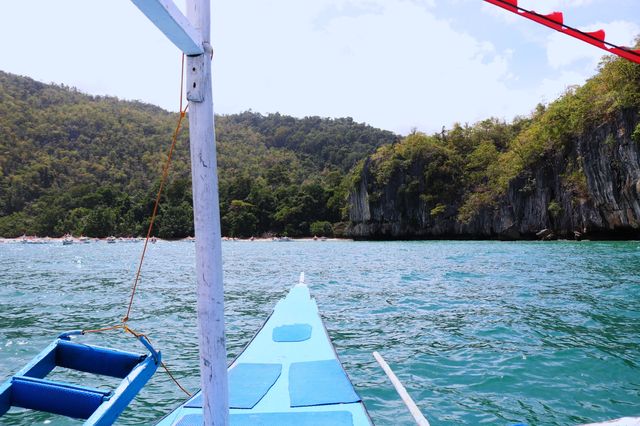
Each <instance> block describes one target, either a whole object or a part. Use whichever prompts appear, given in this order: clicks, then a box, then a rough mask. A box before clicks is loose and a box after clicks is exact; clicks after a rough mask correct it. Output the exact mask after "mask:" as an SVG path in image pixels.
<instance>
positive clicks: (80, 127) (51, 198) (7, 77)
mask: <svg viewBox="0 0 640 426" xmlns="http://www.w3.org/2000/svg"><path fill="white" fill-rule="evenodd" d="M176 121H177V114H174V113H169V112H166V111H164V110H162V109H160V108H158V107H155V106H152V105H148V104H144V103H140V102H125V101H120V100H118V99H116V98H112V97H99V96H98V97H96V96H88V95H86V94H83V93H80V92H78V91H77V90H75V89H73V88H69V87H65V86H57V85H49V84H43V83H39V82H36V81H34V80H32V79H30V78H26V77H19V76H15V75H11V74H7V73H3V72H0V236H3V237H14V236H18V235H22V234H23V233H26V234H36V235H40V236H45V235H47V236H60V235H62V234H64V233H67V232H71V233H73V234H75V235H79V234H84V235H88V236H96V237H104V236H107V235H123V236H124V235H143V234H144V233H145V232H146V226H148V217H149V215H150V213H151V208H152V204H153V200H154V198H155V191H156V189H157V186H158V183H159V177H160V174H161V169H162V165H163V163H164V160H165V158H166V151H167V149H168V147H169V144H170V140H171V135H172V133H173V130H174V127H175V124H176ZM216 133H217V137H218V162H219V166H220V173H219V174H220V198H221V199H220V201H221V215H222V219H223V232H224V233H225V235H230V236H250V235H263V234H268V233H274V234H288V235H291V236H300V235H311V234H313V233H330V232H331V226H330V224H332V223H336V222H340V221H341V220H342V219H343V217H344V216H343V215H344V212H345V198H346V188H347V185H346V183H345V182H344V177H345V174H346V172H347V171H348V170H349V169H350V168H351V167H352V166H353V165H354V164H355V163H356V162H357V161H358V160H360V159H361V158H364V157H365V156H366V155H368V154H370V153H371V152H373V151H375V149H376V148H378V147H379V146H382V145H384V144H390V143H393V142H396V141H397V140H398V137H397V136H396V135H394V134H393V133H390V132H387V131H382V130H378V129H374V128H372V127H370V126H367V125H364V124H359V123H355V122H353V120H351V119H350V118H343V119H322V118H318V117H309V118H305V119H296V118H293V117H288V116H283V115H280V114H272V115H268V116H263V115H261V114H257V113H252V112H246V113H242V114H238V115H228V116H221V117H217V119H216ZM190 188H191V183H190V171H189V165H188V129H186V128H185V129H184V130H183V132H182V134H181V137H180V139H179V144H178V147H177V152H176V153H175V154H174V162H173V165H172V170H171V178H170V183H169V185H168V187H167V190H166V192H165V196H164V197H163V203H162V205H161V208H160V213H159V216H158V219H157V224H156V229H155V234H156V235H158V236H160V237H165V238H179V237H184V236H187V235H193V223H192V209H191V189H190Z"/></svg>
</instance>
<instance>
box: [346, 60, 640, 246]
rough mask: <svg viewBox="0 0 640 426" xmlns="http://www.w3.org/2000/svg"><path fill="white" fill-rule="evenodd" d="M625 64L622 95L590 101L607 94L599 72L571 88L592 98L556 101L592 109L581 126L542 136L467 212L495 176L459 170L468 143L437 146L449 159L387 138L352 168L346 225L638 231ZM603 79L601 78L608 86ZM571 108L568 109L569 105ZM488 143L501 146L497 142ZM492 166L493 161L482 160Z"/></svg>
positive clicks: (638, 120)
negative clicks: (384, 148)
mask: <svg viewBox="0 0 640 426" xmlns="http://www.w3.org/2000/svg"><path fill="white" fill-rule="evenodd" d="M616 66H618V65H616ZM624 66H627V65H624ZM628 67H629V68H628V69H630V70H632V72H633V73H635V74H633V75H632V78H631V80H632V81H631V83H632V84H631V85H629V84H628V83H629V78H628V76H627V75H628V74H629V72H628V71H626V73H627V74H625V78H626V79H627V80H625V86H624V90H626V91H627V92H625V93H623V94H624V96H625V97H624V102H617V103H610V104H606V105H605V104H604V102H609V101H608V100H603V101H602V105H605V106H607V108H604V107H603V106H602V105H600V104H599V105H597V106H595V107H593V108H596V107H597V108H600V109H602V110H605V109H606V113H600V112H599V111H598V114H595V113H593V111H589V108H592V107H591V106H589V105H588V103H589V102H593V99H595V98H593V96H596V95H597V96H598V97H599V98H597V99H598V102H600V100H599V99H601V97H603V96H607V93H604V94H603V93H602V92H603V90H599V91H598V90H596V89H594V87H595V88H600V87H601V86H602V87H604V84H605V83H601V82H599V81H596V83H597V84H601V86H596V85H595V84H596V83H590V84H591V86H589V87H588V88H587V89H584V90H583V89H581V90H582V92H580V91H579V92H577V97H578V98H579V99H582V98H584V99H591V101H589V102H586V101H585V102H582V103H579V102H577V101H574V100H572V101H571V102H572V103H571V104H569V103H568V102H569V101H566V102H565V101H562V102H565V103H566V104H567V105H570V106H571V108H575V109H578V110H581V111H580V114H581V116H588V117H590V119H589V120H583V121H581V122H580V124H579V130H578V131H575V128H578V127H575V126H574V128H573V131H571V132H565V133H563V134H562V135H564V136H562V135H561V136H558V137H559V138H561V139H562V138H564V139H563V140H562V143H553V141H551V142H548V143H547V145H545V148H544V149H542V148H541V149H540V150H539V152H537V153H536V155H530V156H529V157H530V158H534V160H533V161H531V160H528V161H527V162H525V163H524V164H525V166H524V167H522V168H521V169H518V172H517V173H515V174H514V175H513V176H510V177H509V179H507V180H505V182H504V183H503V187H502V190H500V191H498V192H496V191H494V192H493V193H492V194H493V195H494V196H492V197H489V198H490V199H485V200H484V201H483V202H480V203H477V206H476V207H475V208H474V209H471V213H469V214H466V215H462V214H461V211H462V210H464V209H463V206H465V205H467V206H468V205H469V200H470V199H471V198H470V197H472V196H481V195H482V194H481V193H480V194H479V193H477V192H478V191H479V190H478V188H485V187H490V186H491V184H492V183H491V182H492V179H493V181H498V180H499V179H497V178H492V177H491V175H490V173H487V174H486V175H485V176H484V177H482V178H481V179H479V180H478V179H476V181H475V182H474V183H473V184H470V183H468V182H466V181H465V179H469V178H467V176H473V174H472V173H470V172H468V171H465V170H467V169H468V168H469V167H468V163H469V160H468V159H469V158H471V154H468V152H469V150H471V149H474V147H470V148H468V150H467V153H465V152H463V151H460V150H459V149H458V148H457V147H456V146H454V145H452V144H451V143H449V146H453V148H443V149H446V150H449V151H448V152H449V154H447V155H448V160H447V161H448V163H447V162H443V160H442V159H440V158H439V157H438V156H437V155H435V154H434V152H435V151H434V150H433V149H431V150H426V151H425V150H424V149H423V151H421V153H420V155H405V156H402V155H397V151H398V150H399V149H400V148H397V147H396V148H389V150H394V149H395V152H396V155H395V156H390V155H386V157H385V155H383V154H384V153H382V154H381V153H380V152H379V153H377V154H374V155H373V156H371V157H369V158H368V159H366V161H365V162H364V163H363V164H362V165H361V168H360V169H358V170H357V171H356V172H355V173H354V179H353V183H354V185H353V187H352V189H351V192H350V194H349V220H350V225H349V227H348V228H347V230H346V235H348V236H350V237H352V238H363V239H414V238H424V239H431V238H433V239H437V238H460V239H536V238H547V239H551V238H570V239H573V238H592V239H596V238H608V239H609V238H611V239H639V238H640V130H639V129H640V127H639V126H640V108H638V102H637V101H638V97H640V91H637V90H636V89H637V87H640V86H638V83H639V81H640V79H638V76H639V75H640V72H638V68H637V66H635V65H634V66H633V67H631V66H628ZM634 67H635V68H634ZM605 71H606V69H605ZM616 72H617V71H616ZM634 76H635V77H634ZM598 78H600V79H601V80H604V79H605V78H607V79H609V80H611V78H612V77H611V76H609V75H605V77H600V76H599V77H598ZM634 78H635V80H634ZM609 80H606V84H609V86H611V85H612V83H611V81H609ZM607 87H608V86H607ZM630 87H631V89H630ZM621 90H622V89H621ZM629 90H631V91H632V92H631V93H628V91H629ZM587 91H591V92H593V93H596V95H593V94H592V93H591V92H588V95H589V96H592V97H591V98H589V97H588V96H587V95H585V93H587ZM609 95H610V93H609ZM618 95H619V93H618ZM616 96H617V95H616ZM580 97H582V98H580ZM628 99H631V101H628ZM585 111H586V112H585ZM569 114H574V115H575V112H574V111H573V110H570V112H569ZM559 117H562V115H559ZM593 117H596V118H595V119H593ZM570 118H571V117H569V116H567V118H566V120H570ZM556 121H557V120H556ZM534 122H535V120H534ZM545 125H546V124H545ZM561 125H563V123H562V120H560V123H559V124H558V126H561ZM529 126H531V125H530V124H529ZM547 133H548V134H551V135H553V134H555V133H553V132H547ZM547 133H545V134H547ZM433 138H435V136H434V137H432V139H433ZM436 139H438V140H441V139H440V138H436ZM549 139H553V138H551V137H549ZM401 143H402V142H401ZM528 143H529V142H528ZM531 143H532V142H531ZM436 144H437V141H436ZM441 144H442V145H443V146H444V143H441ZM432 145H433V143H432ZM495 146H497V147H498V148H497V149H498V150H500V147H499V144H496V145H495ZM525 147H526V145H525ZM402 149H405V150H406V148H402ZM413 149H414V150H415V149H416V148H413ZM456 149H458V151H456ZM509 150H512V151H513V148H512V147H508V146H507V147H504V149H502V152H498V153H497V154H495V155H496V157H495V158H502V159H503V162H502V165H501V167H502V168H505V167H508V164H507V163H505V160H504V159H508V158H517V156H515V155H512V156H511V157H508V156H507V154H508V153H509ZM500 156H502V157H500ZM382 157H384V158H382ZM456 159H457V160H456ZM492 161H493V160H492ZM496 161H497V160H496ZM434 164H436V166H434ZM505 164H506V165H505ZM445 165H446V167H445ZM491 167H493V168H494V169H495V168H496V167H497V166H495V165H491V164H489V166H487V168H488V169H490V168H491ZM434 170H435V172H434ZM503 175H504V173H503ZM496 186H497V184H495V183H494V187H496ZM434 188H435V189H434ZM474 191H476V193H475V195H474ZM487 193H490V192H487ZM485 198H487V197H485ZM465 208H466V207H465ZM467 210H469V209H467ZM463 216H465V217H463Z"/></svg>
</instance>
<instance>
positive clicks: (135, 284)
mask: <svg viewBox="0 0 640 426" xmlns="http://www.w3.org/2000/svg"><path fill="white" fill-rule="evenodd" d="M183 88H184V54H183V55H182V71H181V75H180V117H179V118H178V124H177V125H176V128H175V131H174V132H173V139H172V141H171V147H170V148H169V152H168V154H167V161H166V162H165V164H164V167H163V170H162V178H161V180H160V188H159V189H158V194H157V196H156V202H155V204H154V206H153V213H152V214H151V220H150V222H149V229H148V230H147V237H146V239H145V241H144V248H143V249H142V254H141V256H140V263H139V264H138V270H137V272H136V278H135V281H134V282H133V286H132V288H131V297H130V298H129V306H128V307H127V314H126V315H125V316H124V318H122V324H118V325H113V326H111V327H104V328H96V329H90V330H82V334H87V333H100V332H103V331H109V330H118V329H123V330H124V331H125V333H129V334H131V335H133V336H135V337H136V338H140V337H142V338H144V339H145V340H146V341H147V342H149V344H151V339H149V337H148V336H147V335H145V334H142V333H138V332H136V331H135V330H133V329H131V328H130V327H129V326H128V325H127V324H126V323H127V321H129V315H130V314H131V306H132V305H133V298H134V296H135V294H136V289H137V287H138V282H139V281H140V273H141V272H142V264H143V262H144V255H145V254H146V252H147V246H148V244H149V239H150V238H151V232H152V231H153V224H154V222H155V220H156V216H157V214H158V206H159V205H160V197H161V196H162V190H163V189H164V185H165V183H166V181H167V177H168V175H169V166H170V165H171V158H172V156H173V151H174V149H175V146H176V143H177V141H178V136H179V134H180V128H181V127H182V120H183V119H184V117H185V115H186V113H187V109H189V104H187V106H186V107H185V108H184V109H182V99H183ZM160 365H162V368H163V369H164V371H165V372H166V373H167V374H168V375H169V377H170V378H171V380H173V382H174V383H175V384H176V385H177V386H178V387H179V388H180V390H182V391H183V392H184V393H185V394H187V395H188V396H191V393H190V392H189V391H187V390H186V389H185V388H184V387H183V386H182V385H181V384H180V383H179V382H178V380H177V379H176V378H175V377H174V376H173V374H172V373H171V371H169V368H168V367H167V365H166V364H165V363H164V362H163V361H161V362H160Z"/></svg>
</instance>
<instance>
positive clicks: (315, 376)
mask: <svg viewBox="0 0 640 426" xmlns="http://www.w3.org/2000/svg"><path fill="white" fill-rule="evenodd" d="M298 325H307V326H308V327H297V326H298ZM291 326H296V327H295V328H291ZM282 327H284V328H282ZM302 328H304V329H307V330H308V331H309V333H310V335H309V337H308V338H307V339H305V340H293V341H289V340H286V339H285V340H276V339H274V335H275V336H282V335H281V334H280V333H283V331H284V335H287V334H288V332H289V331H292V332H293V333H292V334H294V335H297V334H298V333H299V332H300V331H301V330H302ZM287 329H288V330H287ZM276 330H279V331H276ZM274 332H275V334H274ZM243 364H279V365H281V373H280V375H279V376H278V377H277V379H276V380H275V383H273V385H272V386H270V387H269V388H268V390H267V392H266V393H265V394H264V395H263V396H262V397H261V398H260V400H259V401H258V402H257V403H256V404H255V405H254V406H253V407H252V408H245V409H241V408H230V423H231V425H252V426H256V425H267V424H268V425H274V424H277V425H356V426H362V425H367V426H368V425H371V424H372V423H371V420H370V418H369V415H368V413H367V411H366V408H365V406H364V404H363V403H362V400H361V399H360V397H359V396H358V394H357V393H356V392H355V390H354V389H353V385H352V384H351V381H350V380H349V378H348V376H347V374H346V373H345V371H344V369H343V368H342V365H341V364H340V361H339V359H338V356H337V354H336V352H335V350H334V348H333V345H332V343H331V340H330V339H329V336H328V334H327V331H326V329H325V327H324V324H323V323H322V319H321V318H320V315H319V313H318V306H317V305H316V302H315V301H314V300H313V299H312V298H311V295H310V294H309V289H308V288H307V286H306V285H304V284H302V283H301V284H297V285H296V286H294V287H293V288H292V289H291V291H290V292H289V294H288V295H287V296H286V297H285V298H284V299H282V300H280V301H279V302H278V303H277V304H276V306H275V308H274V310H273V313H272V314H271V316H270V317H269V319H268V320H267V322H265V324H264V325H263V326H262V328H261V329H260V331H259V332H258V333H257V334H256V335H255V337H254V338H253V340H252V341H251V342H250V343H249V345H248V346H247V347H246V348H245V350H244V351H243V352H242V354H240V355H239V356H238V358H237V359H236V360H235V361H234V362H233V363H232V364H231V366H230V367H229V377H230V379H229V389H230V391H229V394H230V399H231V398H232V395H234V392H237V391H236V389H237V388H238V387H243V386H244V387H250V386H251V384H250V383H249V382H247V383H244V384H243V383H242V382H240V381H238V380H236V379H235V378H232V376H233V375H234V373H233V371H234V369H236V368H239V367H241V366H242V365H243ZM305 381H308V383H309V385H305V384H304V383H303V382H305ZM314 390H316V392H315V393H314ZM332 393H333V394H335V396H331V394H332ZM301 402H302V404H301ZM201 405H202V402H201V395H200V393H198V394H196V395H195V396H194V397H193V398H191V399H190V400H189V401H187V403H185V404H183V405H181V406H180V407H178V408H177V409H176V410H174V411H173V412H172V413H170V414H169V415H167V416H166V417H165V418H164V419H162V420H161V421H160V423H159V425H161V426H177V425H180V426H188V425H192V424H193V425H196V424H197V425H201V424H202V408H201ZM296 405H300V406H296Z"/></svg>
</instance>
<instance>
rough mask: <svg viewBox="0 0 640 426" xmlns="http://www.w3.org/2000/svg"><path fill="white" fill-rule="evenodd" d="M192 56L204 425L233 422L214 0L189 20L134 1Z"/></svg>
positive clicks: (164, 6) (198, 1) (199, 4)
mask: <svg viewBox="0 0 640 426" xmlns="http://www.w3.org/2000/svg"><path fill="white" fill-rule="evenodd" d="M132 1H133V3H134V4H135V5H136V6H138V8H139V9H140V10H141V11H142V12H143V13H144V14H145V15H146V16H147V17H148V18H149V19H150V20H151V21H152V22H153V23H154V24H155V25H156V26H157V27H158V28H159V29H160V30H161V31H162V32H163V33H164V34H165V35H166V36H167V37H168V38H169V39H170V40H171V41H172V42H174V44H176V46H178V47H179V48H180V49H181V50H182V51H183V52H184V53H185V54H187V55H188V57H187V70H186V74H187V99H188V100H189V139H190V149H191V176H192V187H193V215H194V224H195V234H196V275H197V283H198V290H197V294H198V306H197V311H198V338H199V344H200V380H201V385H202V396H203V405H202V407H203V415H204V424H205V425H207V426H208V425H216V426H217V425H225V426H226V425H228V423H229V402H228V401H229V396H228V381H227V351H226V344H225V334H224V292H223V284H222V242H221V241H222V239H221V233H220V205H219V200H218V172H217V160H216V146H215V131H214V122H213V95H212V85H211V59H212V50H211V45H210V34H211V24H210V20H211V9H210V0H187V18H188V20H187V18H185V17H184V15H182V13H180V11H179V9H178V8H177V7H176V6H175V5H174V4H173V2H172V1H171V0H132Z"/></svg>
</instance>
